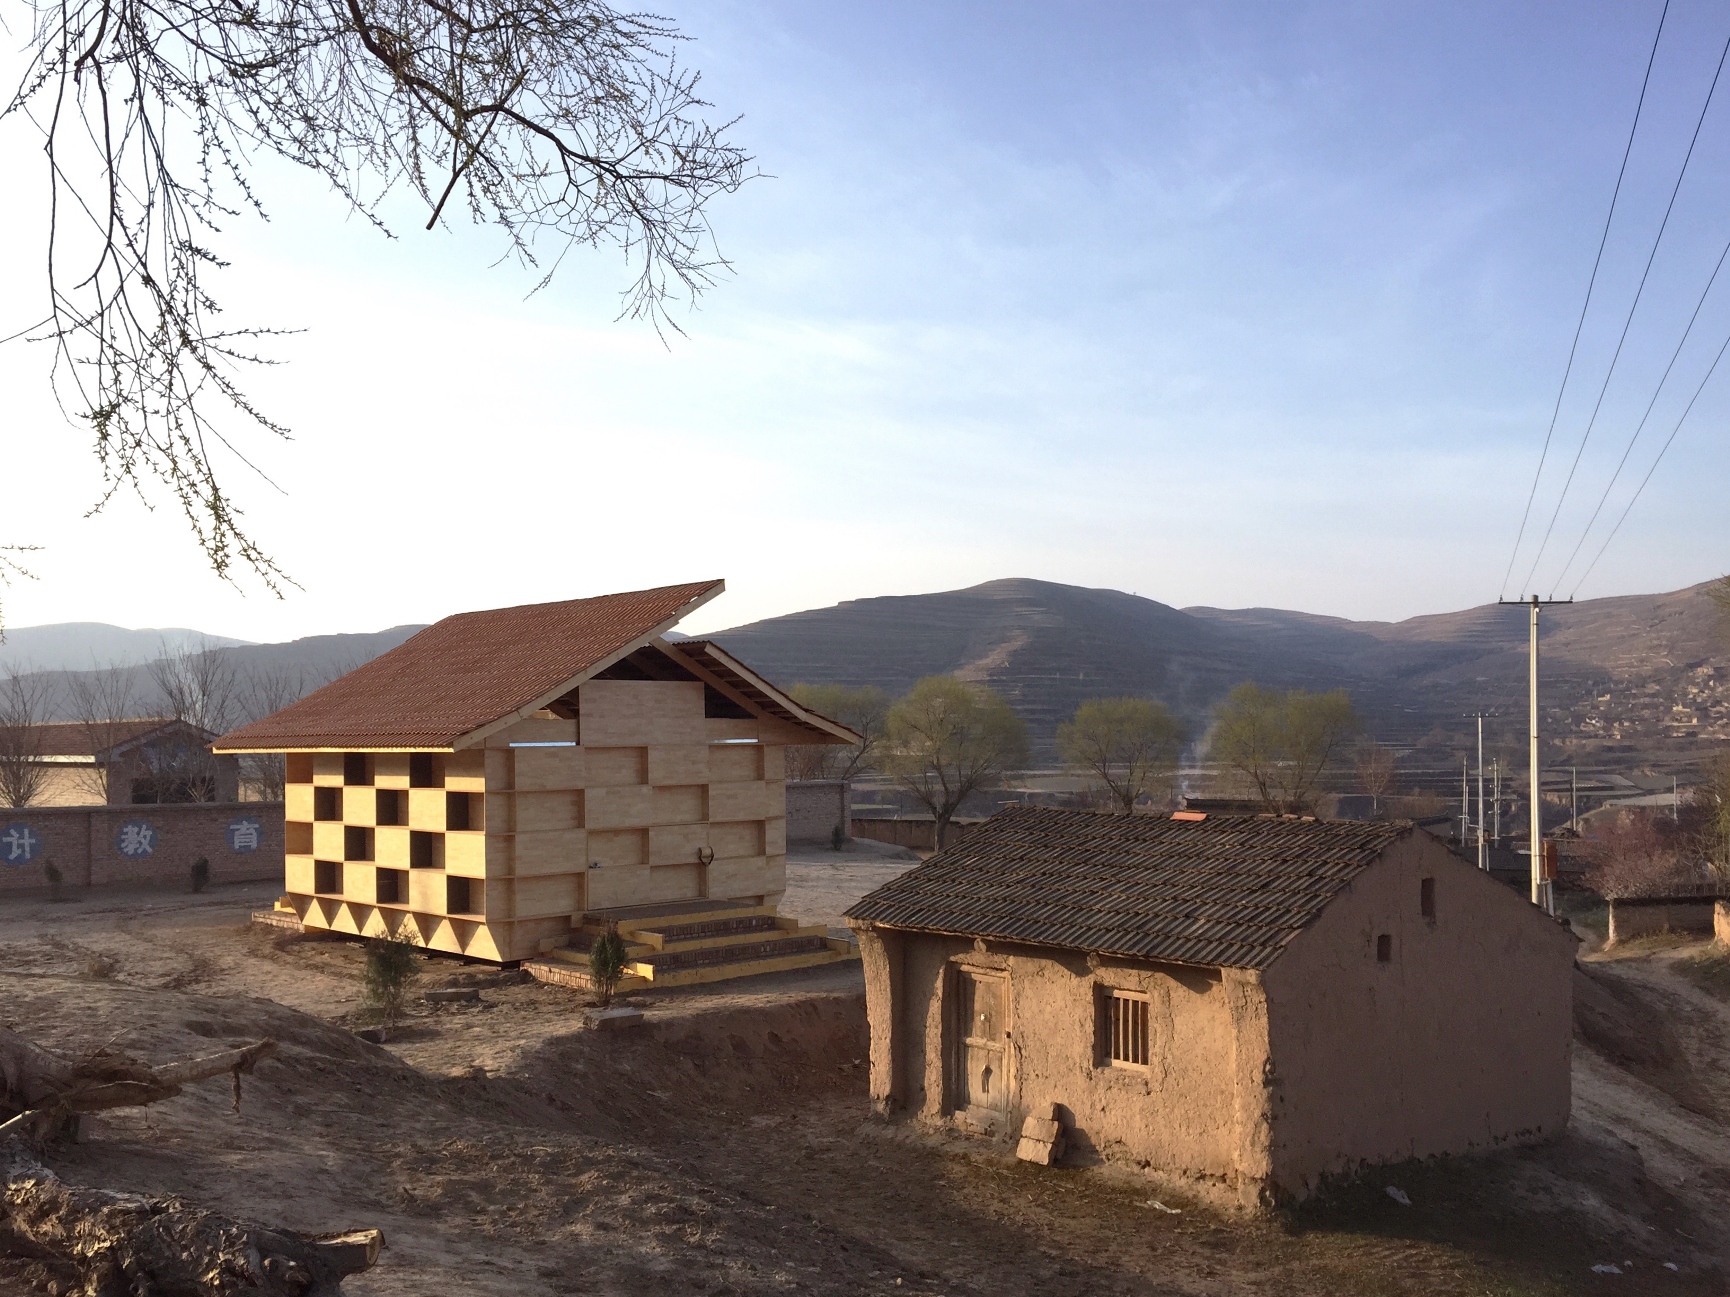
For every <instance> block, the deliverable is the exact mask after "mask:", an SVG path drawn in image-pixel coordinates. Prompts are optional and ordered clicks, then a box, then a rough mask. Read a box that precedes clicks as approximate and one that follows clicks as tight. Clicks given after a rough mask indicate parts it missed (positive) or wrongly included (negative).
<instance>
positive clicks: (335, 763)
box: [312, 752, 342, 787]
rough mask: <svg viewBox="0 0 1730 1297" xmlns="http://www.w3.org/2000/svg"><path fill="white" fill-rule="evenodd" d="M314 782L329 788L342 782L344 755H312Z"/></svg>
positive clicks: (331, 753)
mask: <svg viewBox="0 0 1730 1297" xmlns="http://www.w3.org/2000/svg"><path fill="white" fill-rule="evenodd" d="M312 782H313V783H315V784H323V785H325V786H326V787H328V786H329V785H331V784H340V783H341V782H342V753H340V752H314V753H313V754H312Z"/></svg>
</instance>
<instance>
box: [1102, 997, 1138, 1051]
mask: <svg viewBox="0 0 1730 1297" xmlns="http://www.w3.org/2000/svg"><path fill="white" fill-rule="evenodd" d="M1100 1010H1101V1013H1102V1015H1103V1017H1104V1021H1103V1022H1102V1023H1101V1024H1100V1027H1101V1029H1100V1033H1099V1034H1100V1044H1101V1045H1102V1046H1103V1048H1102V1049H1101V1050H1100V1052H1101V1053H1102V1054H1103V1055H1104V1061H1105V1062H1106V1063H1107V1064H1109V1065H1111V1066H1113V1067H1146V1066H1147V1064H1148V1055H1149V1045H1148V1018H1149V1014H1148V999H1147V997H1146V996H1145V995H1138V994H1136V993H1135V992H1133V991H1107V992H1106V993H1105V994H1104V995H1102V996H1101V997H1100Z"/></svg>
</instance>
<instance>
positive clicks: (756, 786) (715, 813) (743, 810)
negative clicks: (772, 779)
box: [709, 782, 786, 820]
mask: <svg viewBox="0 0 1730 1297" xmlns="http://www.w3.org/2000/svg"><path fill="white" fill-rule="evenodd" d="M764 787H765V786H764V785H763V784H762V783H761V782H754V783H739V784H719V783H716V784H710V785H709V818H710V819H712V820H760V819H764V818H766V817H767V816H769V815H770V814H776V815H780V814H785V812H786V802H785V801H783V802H782V804H781V805H780V806H772V805H770V804H769V803H768V799H767V798H766V797H765V795H764Z"/></svg>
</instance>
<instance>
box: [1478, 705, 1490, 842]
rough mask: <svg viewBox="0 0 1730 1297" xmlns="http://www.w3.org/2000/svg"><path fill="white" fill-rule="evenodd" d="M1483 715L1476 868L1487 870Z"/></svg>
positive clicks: (1481, 723) (1480, 721) (1481, 722)
mask: <svg viewBox="0 0 1730 1297" xmlns="http://www.w3.org/2000/svg"><path fill="white" fill-rule="evenodd" d="M1484 827H1485V826H1484V714H1483V713H1482V712H1479V713H1478V868H1479V869H1488V868H1489V867H1490V858H1489V855H1488V854H1487V853H1488V849H1489V848H1488V844H1487V843H1486V842H1485V841H1484Z"/></svg>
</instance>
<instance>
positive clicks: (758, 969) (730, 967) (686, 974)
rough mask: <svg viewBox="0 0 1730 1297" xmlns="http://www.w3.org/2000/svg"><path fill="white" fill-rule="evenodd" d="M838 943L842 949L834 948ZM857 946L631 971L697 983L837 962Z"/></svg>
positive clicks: (664, 982) (672, 982)
mask: <svg viewBox="0 0 1730 1297" xmlns="http://www.w3.org/2000/svg"><path fill="white" fill-rule="evenodd" d="M837 944H839V945H841V946H845V947H846V948H847V949H846V951H845V952H843V951H840V950H836V949H835V948H834V947H835V946H836V945H837ZM858 958H859V953H858V948H857V947H856V946H854V945H853V944H852V943H851V942H847V941H843V942H839V943H836V942H831V943H830V948H829V949H828V950H807V951H802V952H801V953H799V954H797V955H778V956H775V957H774V958H771V959H750V960H740V961H739V962H738V963H736V964H708V965H705V966H704V967H701V968H679V969H669V970H667V971H666V972H663V973H661V974H660V975H659V976H656V974H655V967H654V965H653V964H632V965H631V972H632V973H633V974H634V975H636V976H639V977H643V978H646V979H647V980H648V981H649V982H651V983H652V984H653V985H654V986H656V987H672V986H701V985H703V984H704V983H706V982H729V981H732V980H733V979H734V978H735V977H755V976H757V974H759V973H784V972H787V971H788V970H790V969H794V968H814V967H816V966H817V965H818V964H838V963H841V962H842V961H844V960H849V959H858Z"/></svg>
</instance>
